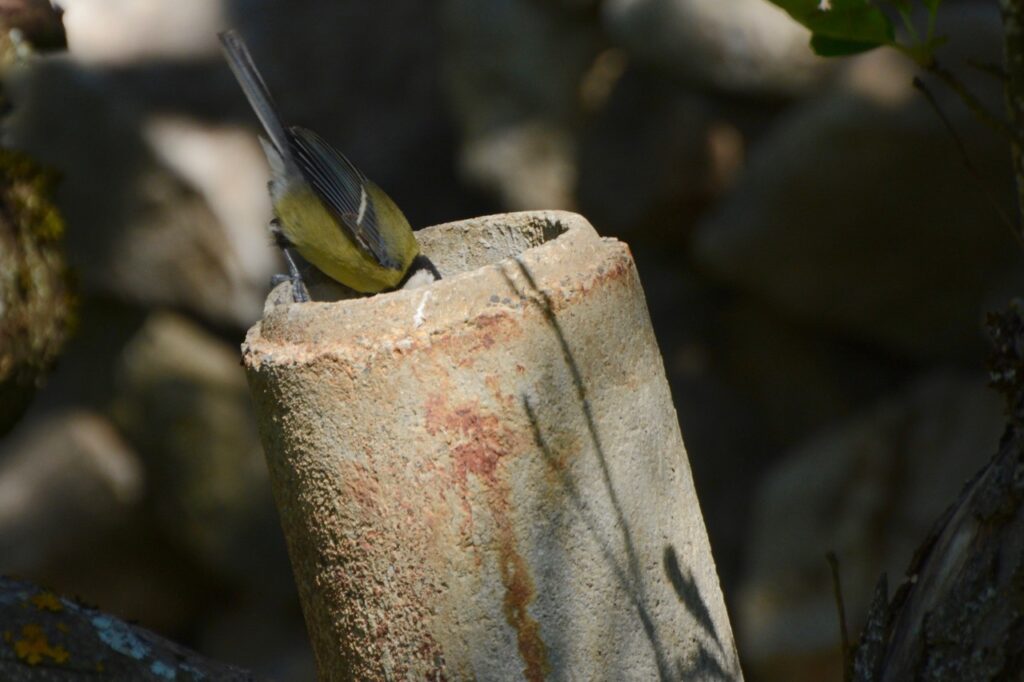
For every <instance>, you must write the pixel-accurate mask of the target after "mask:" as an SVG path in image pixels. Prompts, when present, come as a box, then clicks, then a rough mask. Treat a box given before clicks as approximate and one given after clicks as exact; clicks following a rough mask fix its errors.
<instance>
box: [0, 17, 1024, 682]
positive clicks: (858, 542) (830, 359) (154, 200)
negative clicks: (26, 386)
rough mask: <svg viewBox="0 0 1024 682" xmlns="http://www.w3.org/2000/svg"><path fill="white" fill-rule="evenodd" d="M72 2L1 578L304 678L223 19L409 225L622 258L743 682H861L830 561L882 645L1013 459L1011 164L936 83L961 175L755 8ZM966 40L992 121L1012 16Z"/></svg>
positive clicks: (6, 502) (898, 72)
mask: <svg viewBox="0 0 1024 682" xmlns="http://www.w3.org/2000/svg"><path fill="white" fill-rule="evenodd" d="M64 4H65V6H66V9H67V13H66V14H65V17H64V23H65V26H66V30H67V36H68V43H69V47H70V51H69V52H68V53H57V54H53V53H50V54H47V55H45V56H40V57H38V58H36V59H33V60H31V62H30V64H29V65H28V66H27V67H24V68H20V69H17V70H15V71H13V72H12V73H10V74H9V75H8V77H7V79H6V83H5V87H6V88H7V91H8V92H9V94H10V97H11V99H12V101H13V104H14V109H13V112H12V113H11V114H10V115H9V116H8V118H7V120H6V122H5V127H4V136H5V142H6V144H7V145H8V146H12V147H15V148H19V149H24V150H27V151H29V152H30V153H31V154H32V155H33V156H35V157H36V158H37V159H38V160H39V161H41V162H43V163H45V164H47V165H48V166H50V167H52V168H55V169H57V170H58V171H59V172H60V173H61V175H62V182H61V184H60V187H59V190H58V194H57V197H56V198H57V201H58V204H59V206H60V208H61V209H62V211H63V213H64V216H65V219H66V222H67V237H66V247H67V253H68V258H69V260H70V261H71V263H72V266H73V268H74V271H75V277H76V281H77V286H78V296H79V309H78V314H77V317H78V326H77V332H76V334H75V336H74V338H73V340H72V342H71V343H70V344H69V346H68V348H67V350H66V352H65V355H64V356H63V358H62V359H61V361H60V363H59V366H58V368H57V370H56V372H55V373H54V374H53V375H52V377H51V378H50V381H49V383H48V385H47V386H46V388H45V389H44V390H43V392H42V393H41V394H40V395H39V396H38V398H37V400H36V401H35V403H34V405H33V407H32V409H31V410H30V412H29V414H28V415H27V417H26V418H25V419H24V420H23V421H22V423H21V424H20V425H19V427H18V428H17V430H16V431H15V432H13V433H12V434H10V435H8V436H7V437H5V438H4V439H3V440H2V441H0V573H15V574H18V575H20V576H23V577H26V578H30V579H33V580H35V581H37V582H40V583H42V584H45V585H47V586H50V587H53V588H54V589H57V590H59V591H62V592H65V593H68V594H74V595H78V596H80V597H81V598H82V599H84V600H85V601H86V602H89V603H92V604H95V605H98V606H99V607H101V608H103V609H105V610H109V611H112V612H114V613H117V614H119V615H122V616H124V617H127V618H132V619H136V620H138V621H139V622H141V623H142V624H143V625H146V626H148V627H151V628H153V629H156V630H158V631H160V632H161V633H164V634H166V635H168V636H170V637H172V638H175V639H178V640H180V641H182V642H184V643H186V644H188V645H190V646H193V647H195V648H197V649H199V650H200V651H202V652H203V653H205V654H207V655H209V656H211V657H215V658H220V659H224V660H227V661H230V662H234V663H239V664H242V665H245V666H249V667H251V668H253V669H255V670H257V671H259V672H261V673H265V674H267V675H271V676H273V677H275V678H277V679H282V680H305V679H311V678H312V674H313V672H312V660H311V654H310V653H309V651H308V645H307V644H306V640H305V633H304V630H303V624H302V619H301V614H300V611H299V607H298V602H297V598H296V596H295V594H294V588H293V585H292V581H291V574H290V569H289V566H288V562H287V556H286V553H285V550H284V546H283V540H282V538H281V536H280V529H279V527H278V525H277V520H276V515H275V512H274V509H273V506H272V502H271V499H270V494H269V488H268V485H267V481H266V472H265V470H264V464H263V461H262V453H261V451H260V447H259V443H258V441H257V438H256V434H255V427H254V423H253V417H252V414H251V407H250V404H249V398H248V392H247V388H246V385H245V379H244V375H243V372H242V368H241V367H240V366H239V364H238V358H239V354H238V346H239V344H240V343H241V341H242V339H243V336H244V332H245V329H246V328H248V327H249V326H250V325H251V324H253V323H254V322H255V321H256V320H257V319H258V318H259V315H260V312H261V306H262V301H263V297H264V295H265V293H266V291H267V287H268V284H267V283H268V281H269V277H270V275H271V274H273V273H275V272H279V271H281V269H282V267H281V264H280V263H279V261H278V260H277V258H278V257H277V254H276V252H275V251H274V250H273V248H272V247H271V244H270V240H269V238H268V237H267V234H266V229H265V228H266V222H267V220H268V219H269V216H270V213H269V211H270V209H269V201H268V199H267V197H266V193H265V186H264V183H265V181H266V178H267V169H266V166H265V163H264V161H263V158H262V155H261V153H260V151H259V147H258V145H257V143H256V141H255V131H256V129H255V121H254V118H253V117H252V115H251V114H250V112H249V110H248V107H247V105H246V103H245V101H244V99H243V97H242V95H241V92H240V91H239V89H238V87H237V85H236V84H235V82H234V80H233V79H232V77H231V75H230V73H229V71H228V69H227V68H226V66H225V65H224V63H223V60H222V58H221V56H220V53H219V50H218V47H217V43H216V38H215V32H216V31H217V30H219V29H221V28H223V27H226V26H234V27H236V28H238V29H239V30H240V31H241V32H242V33H243V35H244V36H245V37H246V39H247V40H248V42H249V43H250V46H251V48H252V50H253V52H254V55H255V58H256V61H257V63H258V64H259V65H260V66H261V68H262V70H263V72H264V75H265V78H266V80H267V81H268V83H269V86H270V88H271V90H272V91H273V92H274V93H275V95H276V98H277V100H278V104H279V106H280V109H281V111H282V114H283V116H284V117H285V119H286V120H287V121H289V122H292V123H296V124H301V125H305V126H307V127H310V128H313V129H315V130H317V131H318V132H320V133H321V134H322V135H324V136H325V137H326V138H327V139H328V140H330V141H331V142H332V143H334V144H335V145H336V146H337V147H338V148H339V149H341V150H343V151H344V152H345V153H346V154H347V155H348V156H349V157H350V158H351V159H352V160H353V161H354V162H355V163H356V165H358V166H359V167H360V168H361V169H362V170H363V171H364V172H365V173H366V174H367V175H368V176H369V177H371V178H373V179H374V180H375V181H376V182H377V183H378V184H379V185H381V186H382V187H383V188H384V189H385V190H386V191H387V192H388V193H389V194H390V195H391V196H392V198H394V199H395V200H396V201H397V202H398V204H399V205H400V206H401V207H402V208H403V209H404V210H405V212H406V215H407V216H408V218H409V219H410V221H411V222H412V224H413V225H414V226H415V227H422V226H426V225H431V224H436V223H440V222H446V221H451V220H457V219H461V218H466V217H471V216H475V215H481V214H486V213H495V212H502V211H513V210H527V209H552V208H559V209H568V210H575V211H578V212H580V213H582V214H583V215H584V216H586V218H587V219H588V220H590V222H591V223H592V224H593V225H594V226H595V227H596V228H597V229H598V231H599V232H601V233H602V234H604V235H608V236H613V237H617V238H619V239H622V240H625V241H626V242H628V243H629V245H630V247H631V248H632V249H633V253H634V255H635V258H636V262H637V266H638V269H639V272H640V276H641V279H642V280H643V283H644V287H645V290H646V293H647V297H648V303H649V306H650V311H651V317H652V320H653V323H654V327H655V330H656V331H657V334H658V338H659V342H660V345H661V350H662V353H663V355H664V360H665V369H666V372H667V374H668V377H669V380H670V383H671V385H672V389H673V394H674V397H675V401H676V406H677V410H678V414H679V420H680V424H681V427H682V431H683V436H684V439H685V441H686V444H687V449H688V452H689V456H690V460H691V465H692V467H693V471H694V476H695V481H696V485H697V492H698V495H699V497H700V499H701V504H702V509H703V512H704V517H705V520H706V523H707V526H708V532H709V535H710V538H711V543H712V547H713V550H714V553H715V558H716V561H717V563H718V569H719V575H720V577H721V581H722V587H723V590H724V593H725V597H726V601H727V603H728V606H729V609H730V615H731V618H732V624H733V628H734V630H735V632H736V637H737V641H738V645H739V648H740V652H741V656H742V658H743V663H744V666H745V672H746V674H747V677H748V679H750V680H823V679H839V673H840V668H839V665H838V661H837V651H838V633H837V628H836V617H835V607H834V602H833V598H832V591H831V585H830V582H829V578H828V571H827V565H826V563H825V560H824V554H825V552H826V551H828V550H834V551H836V552H837V554H838V556H839V558H840V565H841V570H842V576H843V583H844V584H843V587H844V590H845V593H846V597H847V600H848V607H849V609H850V612H851V620H852V621H854V623H853V624H854V625H856V624H857V623H859V620H860V618H862V616H863V611H864V609H865V607H866V600H867V597H868V595H869V594H870V590H871V588H872V587H873V584H874V581H875V579H876V578H877V576H878V574H879V573H880V572H882V571H883V570H885V571H888V572H889V574H890V579H891V580H890V582H891V584H892V583H895V582H898V580H899V577H900V576H901V575H902V570H903V568H904V567H905V566H906V564H907V562H908V560H909V558H910V554H911V552H912V550H913V548H914V547H915V546H916V544H917V542H918V541H919V540H921V539H922V538H923V537H924V534H925V532H926V531H927V529H928V528H929V526H930V525H931V523H932V522H933V521H934V520H935V519H936V518H937V517H938V515H939V514H940V513H941V511H942V510H943V509H944V508H945V506H946V505H948V504H949V503H951V502H952V501H953V500H954V498H955V496H956V493H957V491H958V490H959V488H960V486H961V485H962V484H963V482H964V481H965V479H966V478H967V477H968V476H969V475H970V474H972V473H973V472H974V471H975V470H977V469H978V468H979V467H980V466H981V465H982V464H983V463H984V462H985V461H987V459H988V458H989V457H990V455H991V454H992V453H993V452H994V450H995V445H996V442H997V439H998V436H999V433H1000V430H1001V415H1000V407H999V400H998V399H997V398H996V397H995V395H994V394H993V393H991V392H990V391H989V390H988V389H987V388H986V387H985V380H986V375H985V371H984V357H985V351H986V345H985V339H984V335H983V329H982V319H983V315H984V311H986V310H988V309H993V308H997V307H1000V306H1002V305H1003V304H1004V303H1005V301H1006V300H1008V299H1009V298H1010V297H1011V296H1012V295H1014V294H1016V293H1018V292H1019V291H1021V283H1022V280H1024V278H1022V275H1024V270H1022V267H1021V257H1020V251H1019V248H1018V246H1017V245H1016V243H1015V242H1014V240H1013V238H1012V236H1011V234H1010V231H1009V229H1008V228H1007V226H1006V225H1005V224H1003V223H1002V222H1001V221H1000V219H999V217H998V211H999V210H1002V211H1004V212H1006V213H1009V214H1010V215H1015V210H1014V208H1013V206H1014V204H1013V201H1012V187H1013V183H1012V176H1011V168H1010V162H1009V151H1008V148H1007V145H1006V144H1005V143H1004V142H1003V141H1002V140H1000V139H999V138H998V137H996V136H995V135H993V134H992V133H990V132H989V131H987V130H986V129H985V128H983V127H982V126H980V125H979V124H978V123H976V122H975V120H974V119H973V118H972V116H971V114H970V112H968V111H967V110H966V109H965V108H964V107H963V106H962V104H961V103H960V102H959V101H958V100H957V99H956V98H955V97H954V96H953V95H951V94H950V93H949V92H948V91H947V90H946V89H945V88H944V87H943V86H942V85H941V84H939V83H935V82H933V81H931V80H929V79H928V78H927V77H926V78H925V81H926V83H928V85H929V87H930V88H932V90H933V92H934V93H935V95H936V97H937V99H938V101H939V103H940V106H941V107H942V109H943V111H944V112H945V114H946V116H947V117H948V118H949V119H950V121H951V122H952V124H953V126H954V128H955V129H956V131H957V134H958V135H959V136H960V137H961V139H962V140H963V142H964V144H965V146H966V148H967V149H968V153H969V154H970V158H971V162H972V164H973V166H974V168H975V171H973V172H972V171H970V170H968V169H967V168H966V166H965V163H964V159H963V157H962V155H961V154H960V153H959V152H958V150H957V146H956V144H955V142H954V140H953V138H952V137H951V135H950V133H949V132H948V131H947V130H946V129H945V128H944V127H943V125H942V123H941V121H940V119H939V117H938V115H937V114H936V113H935V111H934V110H932V109H931V108H930V107H929V105H928V103H927V101H926V100H925V98H924V97H923V96H922V95H921V94H920V93H919V92H917V91H915V90H914V88H913V87H912V86H911V79H912V77H913V76H914V75H915V70H914V68H913V65H912V64H910V62H909V61H907V60H906V59H905V58H903V57H902V56H900V55H899V54H897V53H895V52H894V51H876V52H872V53H869V54H867V55H863V56H860V57H857V58H852V59H846V60H839V61H828V62H826V61H823V60H819V59H816V58H814V57H813V56H812V55H811V53H810V50H809V48H808V47H807V39H808V36H807V34H806V33H805V32H804V31H803V30H802V29H800V28H799V27H798V26H797V25H796V24H795V23H793V22H791V21H790V20H789V19H788V18H787V17H786V16H785V15H784V14H782V13H781V12H780V11H779V10H777V9H775V8H774V7H772V6H771V5H769V4H768V3H767V2H766V1H765V0H711V1H701V0H475V1H470V0H435V1H433V2H427V1H425V0H387V1H386V2H380V1H379V0H343V1H342V0H339V1H336V2H326V1H319V2H318V1H313V0H289V1H287V2H286V1H284V0H226V1H224V2H215V1H214V0H148V1H146V2H136V3H110V2H101V1H100V0H66V2H65V3H64ZM940 16H941V17H942V20H941V22H940V27H941V28H942V30H943V32H945V33H946V34H947V35H949V36H950V42H949V43H948V44H947V45H946V46H945V47H944V48H943V49H942V50H941V51H940V52H939V58H940V60H942V63H943V64H944V65H945V66H946V67H948V68H949V69H951V70H952V71H953V72H955V73H956V74H957V76H958V77H959V78H961V79H962V80H963V81H964V82H965V83H967V84H968V86H969V87H970V88H972V89H974V90H975V91H976V92H977V93H978V94H979V96H980V97H981V98H982V100H983V101H985V102H986V103H988V104H989V105H990V106H991V107H992V108H993V109H994V110H996V111H1001V110H1002V103H1001V93H1000V84H999V82H998V81H997V80H996V79H994V78H992V77H991V76H990V75H986V74H984V73H982V71H981V70H978V69H975V68H972V67H971V66H970V65H969V63H968V61H969V60H974V61H977V62H999V61H1000V59H1001V47H1000V45H1001V43H1000V41H1001V36H1000V24H999V18H998V13H997V11H996V8H995V3H991V2H966V1H963V2H953V1H950V0H947V2H946V3H944V5H943V7H942V10H941V12H940ZM997 207H998V208H997Z"/></svg>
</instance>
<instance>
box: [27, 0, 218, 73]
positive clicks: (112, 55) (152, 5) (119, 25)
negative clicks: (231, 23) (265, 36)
mask: <svg viewBox="0 0 1024 682" xmlns="http://www.w3.org/2000/svg"><path fill="white" fill-rule="evenodd" d="M56 1H57V3H58V4H59V5H60V6H61V7H63V8H64V10H65V14H64V26H65V27H66V30H67V40H68V47H69V49H70V50H71V52H72V53H73V54H74V56H75V57H76V58H77V59H81V60H84V61H88V62H97V63H98V62H104V63H124V62H129V61H137V60H141V59H153V58H156V57H182V56H193V55H196V54H202V53H204V52H205V53H214V52H216V50H217V35H216V34H217V30H218V29H220V28H222V23H223V4H224V3H223V2H222V1H221V0H174V1H173V2H168V1H167V0H131V1H130V2H110V1H109V0H56ZM44 2H46V0H44Z"/></svg>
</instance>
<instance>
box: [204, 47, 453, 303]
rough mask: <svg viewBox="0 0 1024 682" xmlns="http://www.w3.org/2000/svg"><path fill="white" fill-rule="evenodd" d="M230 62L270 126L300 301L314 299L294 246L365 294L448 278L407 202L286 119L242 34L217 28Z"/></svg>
mask: <svg viewBox="0 0 1024 682" xmlns="http://www.w3.org/2000/svg"><path fill="white" fill-rule="evenodd" d="M218 37H219V38H220V42H221V45H222V46H223V49H224V54H225V56H226V58H227V62H228V65H229V66H230V67H231V71H232V72H233V73H234V75H235V78H236V79H237V80H238V83H239V85H240V86H241V88H242V92H244V93H245V96H246V98H247V99H248V100H249V104H250V105H251V106H252V109H253V111H254V112H255V113H256V117H257V118H258V119H259V121H260V123H261V124H262V126H263V130H264V132H265V133H266V137H265V138H264V137H262V136H261V137H260V138H259V139H260V143H261V145H262V147H263V152H264V154H266V157H267V161H268V163H269V165H270V171H271V177H272V179H271V181H270V183H269V185H268V187H269V191H270V197H271V202H272V203H273V206H274V215H275V217H274V219H273V220H272V221H271V225H270V229H271V233H272V235H273V237H274V240H275V242H276V243H277V245H278V246H279V247H280V248H281V249H282V251H283V252H284V256H285V260H286V262H287V263H288V270H289V275H288V276H286V277H285V278H286V279H290V280H291V281H292V292H293V297H294V299H295V301H296V302H305V301H308V300H309V294H308V290H307V289H306V287H305V284H304V283H303V281H302V277H301V274H300V270H299V267H298V264H297V262H296V260H295V258H294V255H293V253H292V251H293V250H294V251H297V252H298V254H299V255H300V256H302V258H303V259H305V260H306V261H308V262H309V263H311V264H312V265H313V266H315V267H316V268H317V269H318V270H320V271H321V272H323V273H324V274H325V275H327V276H328V277H330V278H331V279H333V280H335V281H337V282H340V283H341V284H344V285H345V286H347V287H349V288H351V289H353V290H355V291H357V292H360V293H363V294H376V293H380V292H384V291H389V290H393V289H396V288H398V287H400V286H403V285H404V286H418V285H422V284H426V283H430V282H432V281H435V280H438V279H441V274H440V272H438V270H437V268H436V267H435V266H434V264H433V263H432V262H431V261H430V259H429V258H427V257H426V256H424V255H422V254H421V253H420V248H419V243H418V242H417V241H416V236H415V235H414V234H413V231H412V227H411V226H410V225H409V221H408V220H407V219H406V217H405V215H404V214H403V213H402V211H401V209H400V208H399V207H398V205H397V204H395V202H394V201H392V199H391V197H389V196H388V195H387V193H385V192H384V190H382V189H381V188H380V187H378V186H377V185H376V184H375V183H374V182H372V181H371V180H369V179H368V178H367V177H366V176H365V175H364V174H363V173H362V171H360V170H359V169H358V168H356V167H355V165H353V164H352V162H351V161H349V160H348V158H347V157H346V156H345V155H344V154H342V153H341V152H339V151H338V150H336V149H335V148H334V147H332V146H331V145H330V144H329V143H328V142H327V141H326V140H324V138H322V137H321V136H320V135H318V134H317V133H315V132H313V131H312V130H309V129H308V128H304V127H302V126H285V125H284V123H282V121H281V118H280V116H278V113H277V108H276V106H275V104H274V100H273V98H272V97H271V95H270V90H269V89H268V88H267V85H266V83H265V81H264V80H263V77H262V76H261V75H260V72H259V70H258V69H257V68H256V64H255V62H254V61H253V59H252V55H251V54H250V53H249V49H248V47H247V46H246V44H245V41H244V40H243V39H242V37H241V35H239V33H238V32H237V31H236V30H234V29H231V30H227V31H223V32H221V33H219V34H218Z"/></svg>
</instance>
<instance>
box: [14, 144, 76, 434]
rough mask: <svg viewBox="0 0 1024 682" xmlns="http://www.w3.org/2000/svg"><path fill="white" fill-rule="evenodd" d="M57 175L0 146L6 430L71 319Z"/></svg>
mask: <svg viewBox="0 0 1024 682" xmlns="http://www.w3.org/2000/svg"><path fill="white" fill-rule="evenodd" d="M55 183H56V176H55V174H54V173H52V172H49V171H46V170H44V169H42V168H40V167H39V166H38V165H36V164H35V163H34V162H33V161H32V160H31V159H29V158H28V157H27V156H25V155H24V154H21V153H19V152H13V151H9V150H3V149H0V434H3V433H5V432H7V431H8V430H9V429H10V428H11V426H12V425H13V424H14V423H15V422H16V421H17V420H18V418H19V417H20V416H21V414H22V412H23V411H24V410H25V408H26V407H27V406H28V403H29V401H30V400H31V398H32V396H33V395H34V393H35V391H36V388H37V387H38V386H39V385H40V383H41V382H42V380H43V377H44V376H45V375H46V373H47V372H48V371H49V369H50V368H51V367H52V366H53V363H54V361H55V360H56V358H57V356H58V355H59V354H60V351H61V348H62V347H63V345H64V342H65V340H66V339H67V337H68V334H69V331H70V329H71V327H72V326H73V325H72V322H73V310H74V303H73V296H72V293H71V291H72V287H71V283H70V277H69V273H68V268H67V265H66V263H65V258H64V249H63V243H62V242H63V239H62V237H63V232H64V224H63V221H62V220H61V217H60V214H59V213H58V212H57V209H56V207H55V206H54V205H53V203H52V201H51V196H52V192H53V188H54V185H55Z"/></svg>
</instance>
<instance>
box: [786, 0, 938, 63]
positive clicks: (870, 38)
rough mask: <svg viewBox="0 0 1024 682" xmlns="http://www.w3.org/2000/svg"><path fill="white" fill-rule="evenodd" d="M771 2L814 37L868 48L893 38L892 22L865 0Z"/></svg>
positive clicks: (789, 0)
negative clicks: (868, 45)
mask: <svg viewBox="0 0 1024 682" xmlns="http://www.w3.org/2000/svg"><path fill="white" fill-rule="evenodd" d="M932 1H934V0H932ZM771 2H772V3H774V4H775V5H778V6H779V7H781V8H782V9H784V10H785V11H786V13H788V14H789V16H791V17H793V18H794V19H796V20H797V21H798V22H800V23H801V24H803V25H804V26H806V27H807V28H809V29H810V30H811V33H813V34H814V35H815V36H816V37H817V36H820V37H821V38H829V39H832V40H834V41H839V42H844V43H864V44H870V45H872V46H878V45H887V44H889V43H891V42H892V41H893V39H894V37H895V34H894V31H893V27H892V22H890V21H889V18H888V17H887V16H885V14H884V13H883V12H882V11H881V10H880V9H878V8H877V7H875V6H874V5H872V4H870V3H869V2H868V0H771ZM860 51H861V52H863V51H864V50H863V49H862V50H860Z"/></svg>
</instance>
